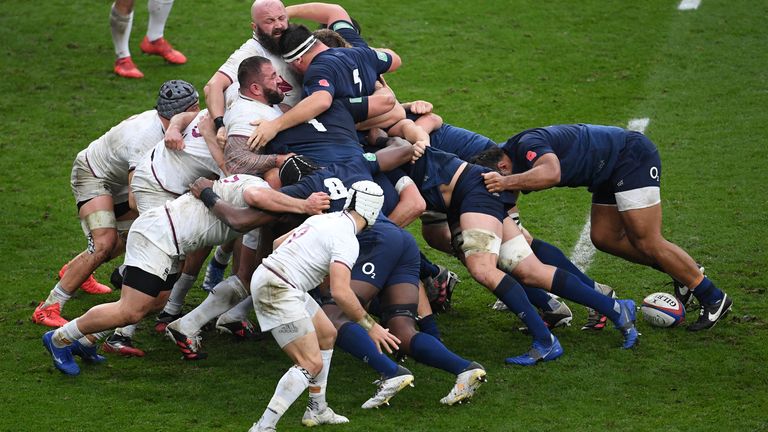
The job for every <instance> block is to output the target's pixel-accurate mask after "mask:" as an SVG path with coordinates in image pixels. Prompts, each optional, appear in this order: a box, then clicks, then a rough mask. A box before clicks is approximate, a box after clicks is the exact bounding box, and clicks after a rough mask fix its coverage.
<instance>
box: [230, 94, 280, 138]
mask: <svg viewBox="0 0 768 432" xmlns="http://www.w3.org/2000/svg"><path fill="white" fill-rule="evenodd" d="M281 115H283V111H282V110H281V109H280V107H278V106H277V105H271V106H270V105H267V104H265V103H262V102H259V101H257V100H253V99H251V98H249V97H246V96H243V95H241V94H238V98H237V99H236V100H235V101H234V102H233V103H232V105H231V106H230V107H229V109H228V110H227V112H226V113H225V114H224V124H225V125H227V136H233V135H240V136H244V137H248V136H251V132H253V129H254V128H255V126H253V125H252V124H251V122H252V121H254V120H273V119H276V118H278V117H280V116H281Z"/></svg>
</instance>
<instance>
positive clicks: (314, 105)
mask: <svg viewBox="0 0 768 432" xmlns="http://www.w3.org/2000/svg"><path fill="white" fill-rule="evenodd" d="M332 103H333V96H332V95H331V94H330V93H329V92H327V91H322V90H320V91H316V92H314V93H312V94H311V95H309V96H307V97H305V98H304V99H302V100H301V102H299V103H297V104H296V106H295V107H293V108H292V109H290V110H288V112H287V113H285V114H283V115H282V116H280V117H278V118H276V119H274V120H254V121H252V122H251V124H252V125H254V126H256V128H254V130H253V132H252V133H251V136H250V138H248V145H249V146H250V148H251V149H256V148H259V147H263V146H265V145H266V144H267V143H268V142H270V141H272V138H274V137H275V135H277V134H278V133H279V132H281V131H284V130H286V129H288V128H291V127H294V126H296V125H298V124H301V123H304V122H306V121H309V120H312V119H313V118H315V117H317V116H318V115H320V114H321V113H323V112H325V111H326V110H327V109H328V108H329V107H330V106H331V104H332Z"/></svg>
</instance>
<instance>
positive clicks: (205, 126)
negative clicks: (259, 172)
mask: <svg viewBox="0 0 768 432" xmlns="http://www.w3.org/2000/svg"><path fill="white" fill-rule="evenodd" d="M197 129H198V131H199V132H200V134H201V135H202V136H203V139H204V140H205V144H207V145H208V151H209V152H210V153H211V157H213V160H214V161H216V165H218V167H219V169H220V170H221V172H222V173H224V176H229V174H230V173H229V170H227V164H226V161H225V159H224V151H223V150H222V149H221V147H219V144H218V142H217V140H216V129H215V126H214V124H213V118H212V117H211V116H210V115H209V114H204V115H203V116H202V117H200V121H199V122H198V123H197Z"/></svg>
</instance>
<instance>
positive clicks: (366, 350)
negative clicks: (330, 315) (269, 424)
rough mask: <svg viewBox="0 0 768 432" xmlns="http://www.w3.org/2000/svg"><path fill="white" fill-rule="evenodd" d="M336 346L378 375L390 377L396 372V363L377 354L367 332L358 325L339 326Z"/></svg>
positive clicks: (351, 323)
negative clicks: (368, 366)
mask: <svg viewBox="0 0 768 432" xmlns="http://www.w3.org/2000/svg"><path fill="white" fill-rule="evenodd" d="M336 346H338V347H339V348H341V349H343V350H344V351H346V352H348V353H350V354H352V355H353V356H354V357H357V358H359V359H360V360H362V361H363V362H365V363H367V364H368V365H370V366H371V367H372V368H374V369H376V372H378V373H379V374H380V375H383V376H391V375H394V373H395V372H397V363H395V362H394V361H393V360H392V359H391V358H389V357H387V356H386V355H384V354H382V353H380V352H379V350H378V349H377V348H376V344H374V343H373V341H372V340H371V338H370V337H368V332H367V331H365V329H363V328H362V327H360V324H358V323H353V322H348V323H345V324H344V325H342V326H341V328H340V329H339V331H338V334H337V336H336Z"/></svg>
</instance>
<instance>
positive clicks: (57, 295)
mask: <svg viewBox="0 0 768 432" xmlns="http://www.w3.org/2000/svg"><path fill="white" fill-rule="evenodd" d="M70 298H72V296H71V295H69V293H68V292H66V291H64V288H62V287H61V285H59V282H56V286H54V287H53V289H52V290H51V292H50V293H49V294H48V298H47V299H45V302H43V307H47V306H50V305H52V304H54V303H58V304H59V307H63V306H64V303H66V302H67V300H69V299H70Z"/></svg>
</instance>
